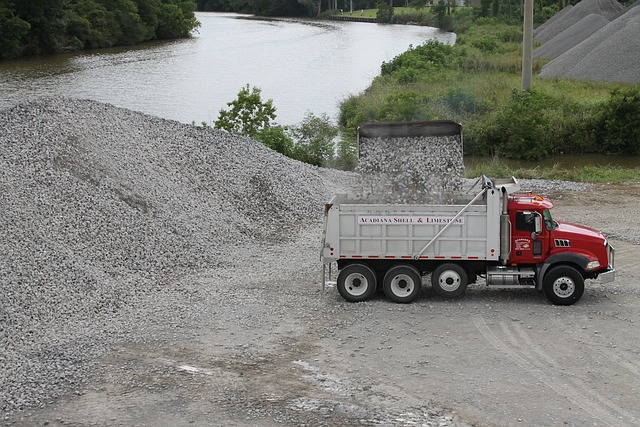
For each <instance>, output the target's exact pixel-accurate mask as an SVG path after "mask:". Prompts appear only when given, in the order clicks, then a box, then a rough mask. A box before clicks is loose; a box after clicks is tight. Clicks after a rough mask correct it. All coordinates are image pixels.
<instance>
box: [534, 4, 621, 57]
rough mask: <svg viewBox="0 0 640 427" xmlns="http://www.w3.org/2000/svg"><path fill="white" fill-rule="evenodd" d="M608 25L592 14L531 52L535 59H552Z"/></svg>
mask: <svg viewBox="0 0 640 427" xmlns="http://www.w3.org/2000/svg"><path fill="white" fill-rule="evenodd" d="M608 23H609V20H608V19H607V18H605V17H604V16H602V15H597V14H595V13H592V14H591V15H588V16H585V17H584V18H582V19H581V20H580V21H578V22H576V23H575V24H574V25H572V26H570V27H569V28H567V29H566V30H564V31H563V32H561V33H560V34H558V35H557V36H555V37H554V38H552V39H551V40H549V41H548V42H546V43H545V44H543V45H542V46H540V47H539V48H537V49H536V50H534V51H533V56H534V57H536V58H547V59H554V58H557V57H558V56H560V55H562V54H563V53H565V52H566V51H568V50H569V49H571V48H572V47H574V46H576V45H578V44H580V43H581V42H582V41H584V40H586V39H587V38H588V37H589V36H590V35H591V34H593V33H595V32H596V31H598V30H600V28H602V27H604V26H605V25H607V24H608Z"/></svg>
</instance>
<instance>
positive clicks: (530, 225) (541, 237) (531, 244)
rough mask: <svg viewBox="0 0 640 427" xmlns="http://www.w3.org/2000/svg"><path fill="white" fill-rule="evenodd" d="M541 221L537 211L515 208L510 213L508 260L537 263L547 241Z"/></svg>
mask: <svg viewBox="0 0 640 427" xmlns="http://www.w3.org/2000/svg"><path fill="white" fill-rule="evenodd" d="M542 223H543V221H542V215H541V214H540V213H539V212H537V211H528V210H516V211H514V212H512V213H511V224H512V230H511V239H512V240H511V256H510V259H509V261H510V262H512V263H515V264H537V263H539V262H540V261H541V260H542V258H543V254H544V253H545V251H546V250H547V248H546V246H547V243H546V242H547V241H548V238H547V237H548V236H547V234H548V232H547V231H546V229H545V227H544V226H543V225H542ZM536 224H537V226H536Z"/></svg>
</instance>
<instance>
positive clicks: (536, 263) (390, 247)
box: [321, 176, 615, 305]
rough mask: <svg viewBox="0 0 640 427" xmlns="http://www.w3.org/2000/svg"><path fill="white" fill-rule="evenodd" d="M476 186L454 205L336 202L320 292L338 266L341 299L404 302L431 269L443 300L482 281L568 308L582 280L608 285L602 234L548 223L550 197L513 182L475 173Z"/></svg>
mask: <svg viewBox="0 0 640 427" xmlns="http://www.w3.org/2000/svg"><path fill="white" fill-rule="evenodd" d="M479 184H480V185H479V188H478V192H477V194H475V192H474V193H472V194H470V195H469V196H467V197H466V198H464V199H461V200H456V201H455V203H454V204H441V205H431V204H372V203H367V202H365V201H362V200H358V201H356V200H348V199H346V196H344V195H337V196H335V197H334V198H333V199H332V200H331V202H330V203H328V204H327V205H326V206H325V227H324V233H323V241H322V256H321V257H322V261H323V266H324V268H323V286H324V283H325V278H326V271H327V267H328V270H329V272H330V270H331V265H332V264H333V263H337V267H338V271H339V274H338V276H337V281H336V282H335V285H336V287H337V289H338V291H339V292H340V295H342V297H344V298H345V299H346V300H347V301H353V302H357V301H364V300H367V299H368V298H370V297H371V296H372V295H373V294H374V292H375V291H376V289H377V288H379V287H381V288H382V290H384V293H385V294H386V296H387V297H388V298H389V299H391V300H393V301H395V302H399V303H408V302H411V301H413V300H414V299H415V298H416V297H417V296H418V295H419V294H420V291H421V288H422V283H423V276H425V275H426V274H428V273H430V274H431V286H432V287H433V289H434V290H435V291H436V292H437V293H438V294H440V295H441V296H443V297H446V298H453V297H457V296H460V295H461V294H463V293H464V291H465V289H466V287H467V285H469V284H472V283H475V282H476V280H477V278H478V276H480V277H483V278H484V281H485V283H486V285H487V286H489V287H495V288H518V289H523V288H532V289H537V290H542V291H544V293H545V294H546V296H547V298H548V299H549V300H550V301H551V302H553V303H554V304H558V305H570V304H573V303H575V302H576V301H578V300H579V299H580V298H581V297H582V294H583V292H584V281H585V279H596V278H599V279H600V280H601V282H602V283H607V282H611V281H613V280H614V278H615V270H614V249H613V247H612V246H611V245H610V244H609V242H608V241H607V239H606V238H605V236H603V235H602V233H600V232H598V231H596V230H592V229H590V228H587V227H583V226H579V225H573V224H568V223H563V222H558V221H555V220H554V219H553V217H552V215H551V209H552V208H553V203H552V201H551V200H549V199H548V198H546V197H541V196H538V195H534V194H532V193H524V192H520V185H519V183H518V181H517V180H516V179H515V178H512V179H510V180H502V181H500V180H491V179H489V178H487V177H484V176H483V177H481V178H480V180H479ZM329 275H331V273H329Z"/></svg>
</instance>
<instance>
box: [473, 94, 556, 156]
mask: <svg viewBox="0 0 640 427" xmlns="http://www.w3.org/2000/svg"><path fill="white" fill-rule="evenodd" d="M552 102H553V100H552V99H551V98H550V97H549V96H547V95H544V94H542V93H540V92H538V91H535V90H532V91H530V92H521V91H518V90H515V89H514V90H513V92H512V94H511V98H510V99H509V100H508V101H507V102H506V103H505V104H504V105H503V106H502V108H500V110H498V112H497V114H495V116H494V117H493V120H492V124H491V125H489V126H488V127H487V129H486V130H485V132H486V133H485V135H484V137H485V138H486V140H487V141H486V142H487V145H488V146H489V147H491V148H492V149H493V151H494V153H495V154H503V155H506V156H507V157H511V158H515V159H529V160H540V159H544V158H545V157H548V156H549V155H550V154H551V152H552V149H553V141H552V140H551V138H550V137H549V134H548V132H547V129H549V127H550V126H551V123H550V122H549V119H548V117H547V115H546V114H545V111H544V110H545V109H546V108H547V107H548V105H549V104H550V103H552Z"/></svg>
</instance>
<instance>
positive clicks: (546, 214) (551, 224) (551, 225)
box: [542, 209, 558, 231]
mask: <svg viewBox="0 0 640 427" xmlns="http://www.w3.org/2000/svg"><path fill="white" fill-rule="evenodd" d="M542 217H543V218H544V225H545V227H547V230H549V231H551V230H555V229H556V228H558V223H557V222H555V221H554V220H553V218H552V217H551V211H550V210H548V209H545V210H543V211H542Z"/></svg>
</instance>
